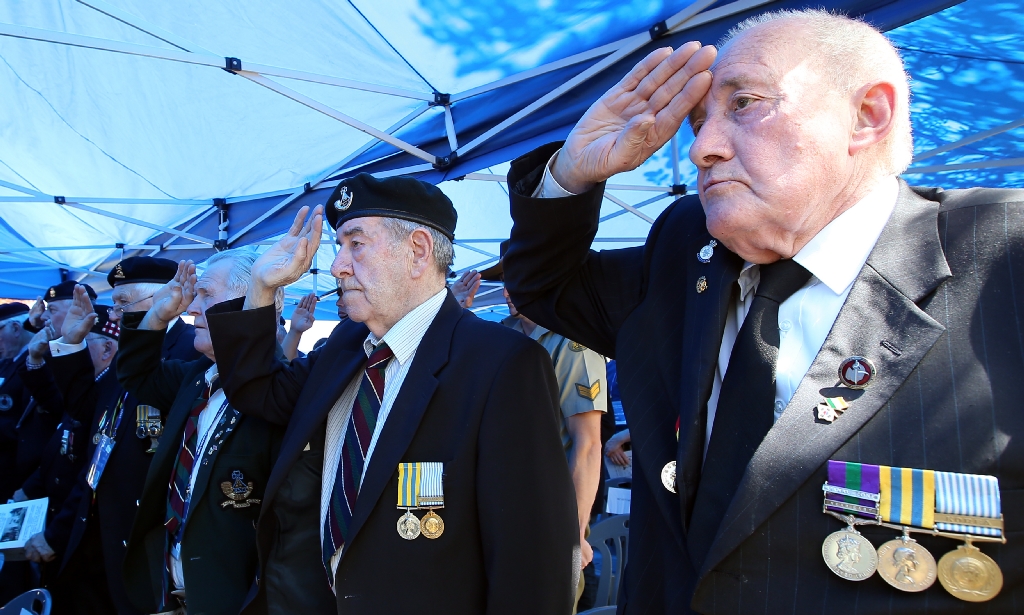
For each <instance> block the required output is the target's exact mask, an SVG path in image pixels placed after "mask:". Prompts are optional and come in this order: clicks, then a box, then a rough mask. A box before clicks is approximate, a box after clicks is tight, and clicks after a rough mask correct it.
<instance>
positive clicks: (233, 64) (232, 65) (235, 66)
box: [224, 57, 242, 74]
mask: <svg viewBox="0 0 1024 615" xmlns="http://www.w3.org/2000/svg"><path fill="white" fill-rule="evenodd" d="M224 70H226V71H228V72H229V73H232V74H233V73H234V72H235V71H239V70H242V61H241V60H240V59H238V58H230V57H227V58H224Z"/></svg>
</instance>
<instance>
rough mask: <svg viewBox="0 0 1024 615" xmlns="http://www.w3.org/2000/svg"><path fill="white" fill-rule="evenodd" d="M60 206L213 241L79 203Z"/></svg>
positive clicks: (200, 241) (185, 237)
mask: <svg viewBox="0 0 1024 615" xmlns="http://www.w3.org/2000/svg"><path fill="white" fill-rule="evenodd" d="M61 204H62V205H64V206H65V207H73V208H75V209H81V210H82V211H87V212H89V213H92V214H96V215H97V216H103V217H105V218H112V219H114V220H120V221H121V222H127V223H129V224H134V225H135V226H142V227H145V228H150V229H153V230H156V231H160V232H162V233H169V234H171V235H177V236H178V237H181V238H183V239H191V240H192V241H196V242H199V243H205V244H209V245H213V240H212V239H207V238H205V237H200V236H199V235H193V234H192V233H185V232H182V231H179V230H177V229H173V228H171V227H168V226H162V225H160V224H153V223H152V222H146V221H144V220H137V219H135V218H131V217H129V216H122V215H121V214H115V213H113V212H109V211H104V210H102V209H97V208H96V207H90V206H88V205H82V204H81V203H74V202H71V201H67V202H65V203H61Z"/></svg>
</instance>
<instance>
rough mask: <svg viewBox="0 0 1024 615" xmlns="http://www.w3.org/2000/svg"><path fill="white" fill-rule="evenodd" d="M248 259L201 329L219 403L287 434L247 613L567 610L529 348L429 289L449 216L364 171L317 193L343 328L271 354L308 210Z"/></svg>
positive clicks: (436, 288) (550, 424) (568, 512)
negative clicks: (240, 282)
mask: <svg viewBox="0 0 1024 615" xmlns="http://www.w3.org/2000/svg"><path fill="white" fill-rule="evenodd" d="M307 211H308V209H307V208H302V209H300V210H299V212H298V213H297V215H296V218H295V222H294V223H293V225H292V227H291V229H290V230H289V232H288V234H287V235H286V236H285V237H284V238H283V239H281V240H280V241H279V242H278V243H277V244H276V245H274V246H273V247H271V248H270V249H269V250H267V251H266V252H265V253H264V254H263V255H262V256H261V257H260V259H259V260H258V261H257V262H256V264H255V265H254V266H253V282H252V285H251V286H250V288H249V294H248V296H247V298H246V307H247V308H248V309H245V310H241V311H239V310H238V309H237V308H236V307H235V306H231V305H228V306H223V307H222V306H218V307H217V308H215V311H216V313H213V312H214V310H212V311H211V313H210V314H209V323H210V331H211V334H212V337H213V341H214V347H215V348H216V351H217V356H218V358H219V360H220V361H222V363H221V365H222V371H221V376H222V377H223V378H224V389H225V390H226V391H227V395H228V399H230V400H231V403H233V404H235V405H236V406H237V407H238V408H239V409H240V410H241V411H243V412H246V413H249V414H252V415H256V416H262V417H265V418H266V419H267V420H268V421H272V422H275V423H278V424H281V425H287V428H288V431H287V432H286V434H285V437H284V441H283V443H282V446H281V456H280V460H279V461H278V464H277V466H276V467H275V468H274V472H273V474H272V476H271V477H270V483H269V484H268V486H267V490H266V492H265V494H264V499H263V504H262V509H261V514H260V520H259V524H258V529H257V540H258V541H259V551H260V584H259V590H258V592H257V594H256V596H255V600H254V601H253V602H252V603H251V604H250V605H249V607H247V608H246V610H245V611H243V612H245V613H250V612H253V613H256V612H270V613H300V612H301V613H345V614H352V615H355V614H365V615H376V614H378V613H408V612H416V613H423V614H427V615H429V614H436V615H478V614H480V613H493V614H497V613H538V614H539V613H544V614H549V613H550V614H552V615H559V614H560V615H568V614H569V613H570V612H571V610H572V605H573V600H574V588H575V587H576V579H577V578H578V575H579V572H580V565H579V557H580V554H579V526H578V525H577V521H576V504H575V499H574V497H573V490H572V482H571V479H570V475H569V469H568V466H567V464H566V460H565V456H564V453H563V449H562V444H561V441H560V439H559V437H558V427H557V423H556V417H557V416H558V415H559V410H558V402H557V398H556V396H555V375H554V372H553V370H552V366H551V360H550V359H549V358H548V356H547V353H546V352H545V351H544V349H543V348H542V347H541V346H540V345H538V344H535V343H533V342H532V341H530V340H529V339H528V338H526V337H525V336H523V335H520V334H518V333H515V332H513V331H510V330H508V329H506V328H505V327H502V326H500V325H498V324H497V323H489V322H485V321H483V320H480V319H478V318H477V317H476V316H474V315H473V314H472V313H470V312H468V311H466V310H464V309H463V308H462V307H461V306H460V305H459V304H458V302H457V301H456V300H455V298H454V297H453V296H452V295H451V293H450V292H449V291H448V289H447V288H446V287H445V276H446V273H447V271H448V267H449V265H450V264H451V263H452V257H453V248H452V241H453V239H454V236H455V223H456V212H455V207H454V206H453V205H452V203H451V201H450V200H448V197H446V196H445V195H444V193H442V192H441V191H440V190H439V189H438V188H437V187H435V186H433V185H430V184H427V183H424V182H421V181H418V180H415V179H412V178H407V177H392V178H387V179H376V178H374V177H372V176H370V175H368V174H361V175H357V176H356V177H352V178H347V179H344V180H342V181H341V183H340V184H339V185H338V187H337V189H336V190H335V191H334V194H332V196H331V198H330V199H328V210H327V221H328V223H329V224H331V226H333V227H334V228H335V229H336V230H337V233H336V235H337V238H338V244H339V245H338V255H337V257H336V258H335V260H334V263H333V265H332V267H331V274H332V275H333V276H334V277H335V278H337V279H338V281H339V282H338V286H339V289H340V291H341V292H342V295H343V299H344V307H345V309H346V311H347V313H348V316H349V320H346V321H343V322H342V323H340V324H339V325H338V326H337V327H336V328H335V329H334V332H333V333H332V334H331V337H330V338H329V339H328V340H327V342H326V343H325V344H324V345H323V346H322V347H320V348H319V349H317V350H314V351H313V352H311V353H310V354H309V355H308V356H307V357H304V358H297V359H295V360H294V361H292V362H290V363H285V362H282V361H280V360H278V359H276V358H275V357H274V352H273V351H274V344H273V333H274V328H275V319H276V314H275V313H274V310H273V308H272V306H271V304H272V297H273V293H274V290H275V289H276V288H280V287H282V286H284V285H286V284H289V283H291V282H293V281H295V280H297V279H298V278H299V277H300V276H301V275H303V274H304V273H305V272H306V271H307V270H308V269H309V266H310V262H311V260H312V257H313V255H314V254H315V252H316V249H317V246H318V245H319V243H320V237H321V232H322V228H321V227H322V215H321V211H322V210H321V208H320V207H317V208H316V209H314V211H313V215H312V216H311V217H310V219H309V220H308V221H306V222H305V223H304V222H303V221H304V220H305V216H306V214H307Z"/></svg>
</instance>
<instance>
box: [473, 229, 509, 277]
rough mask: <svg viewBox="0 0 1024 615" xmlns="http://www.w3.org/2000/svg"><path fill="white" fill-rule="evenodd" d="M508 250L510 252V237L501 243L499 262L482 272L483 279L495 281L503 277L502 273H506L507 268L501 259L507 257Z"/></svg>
mask: <svg viewBox="0 0 1024 615" xmlns="http://www.w3.org/2000/svg"><path fill="white" fill-rule="evenodd" d="M506 252H508V239H506V240H505V241H503V242H501V245H499V246H498V262H497V263H495V264H493V265H491V266H490V267H488V268H487V269H484V270H483V271H481V272H480V279H481V280H488V281H490V282H494V281H496V280H500V279H501V274H503V273H505V268H504V267H503V266H502V265H501V259H503V258H505V253H506Z"/></svg>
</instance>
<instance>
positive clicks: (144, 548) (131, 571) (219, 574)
mask: <svg viewBox="0 0 1024 615" xmlns="http://www.w3.org/2000/svg"><path fill="white" fill-rule="evenodd" d="M163 339H164V332H163V331H140V330H138V329H133V328H128V327H125V328H123V329H121V346H120V349H119V352H118V357H117V361H118V370H117V372H118V377H119V378H120V380H121V384H122V385H123V386H124V387H125V389H127V390H128V391H131V392H132V393H133V394H135V396H136V397H137V398H138V400H139V402H140V403H144V404H147V405H150V406H155V407H157V408H169V409H170V411H169V413H168V414H167V418H166V420H165V421H164V432H163V435H162V436H161V437H160V445H159V446H158V447H157V450H156V453H154V455H153V461H152V463H151V464H150V466H149V473H148V474H147V475H146V485H145V488H144V490H143V492H142V497H141V500H140V503H139V508H138V514H137V515H136V517H135V523H134V525H133V526H132V532H131V538H129V540H128V552H127V554H126V555H125V560H124V572H123V575H124V583H125V587H126V589H127V590H128V596H129V598H130V599H131V601H132V602H133V603H134V604H135V605H136V606H137V607H138V608H140V609H142V610H144V611H145V612H157V611H164V610H171V609H172V608H174V607H175V606H177V603H176V601H175V603H174V604H172V605H167V604H164V586H165V585H164V584H165V583H167V586H168V587H172V588H173V586H172V585H171V580H170V578H169V577H167V576H166V575H165V563H166V550H167V547H168V544H169V543H168V533H167V528H166V527H164V520H165V518H166V515H167V491H168V484H169V482H170V477H171V473H172V472H173V471H174V464H175V461H176V460H177V459H178V454H179V452H180V450H181V441H182V436H183V434H184V431H185V425H186V424H187V422H188V417H189V413H190V412H191V410H192V408H193V407H195V405H196V402H197V400H198V399H199V398H200V396H201V395H202V392H203V390H204V389H205V388H206V381H205V378H204V376H205V373H206V371H207V370H208V369H209V368H210V367H211V366H212V365H213V362H212V361H210V360H209V359H208V358H206V357H201V358H199V359H197V360H195V361H187V362H186V361H161V360H160V347H161V344H162V342H163ZM212 410H213V411H214V412H216V411H217V409H212ZM283 432H284V430H283V429H281V428H280V427H277V426H273V425H270V424H269V423H267V422H266V421H264V420H262V419H260V418H258V417H247V416H244V415H241V414H240V413H238V411H236V410H234V409H233V408H231V407H228V408H227V409H226V410H225V413H224V416H223V418H222V419H221V421H220V422H219V423H218V424H217V425H215V426H214V427H213V431H212V432H211V436H210V439H209V441H208V443H207V444H206V448H205V450H203V451H200V452H197V458H196V463H198V464H199V466H198V474H197V476H196V483H195V487H194V489H193V494H194V495H193V496H192V501H191V504H190V508H189V513H188V519H187V523H186V524H185V529H184V533H183V534H182V541H181V565H182V572H183V573H184V576H185V591H186V594H187V598H188V610H189V612H190V613H211V614H212V613H230V614H232V615H233V614H234V613H237V612H238V610H239V609H240V608H241V607H242V602H243V600H244V599H245V596H246V594H247V593H248V591H249V587H250V586H251V585H252V582H253V579H254V578H255V576H256V563H257V558H256V518H257V517H258V515H259V510H260V505H259V503H257V500H262V499H263V490H264V488H265V487H266V485H267V478H268V477H269V476H270V469H271V467H273V464H274V460H275V459H276V457H277V449H278V446H279V444H280V440H281V434H282V433H283ZM234 472H241V473H242V477H241V480H242V481H243V483H244V484H247V485H249V484H251V485H252V491H251V493H249V494H248V495H247V497H246V500H245V501H246V502H249V501H250V500H251V502H250V503H248V504H246V505H244V507H238V506H237V505H235V504H233V503H232V499H231V498H229V497H228V496H227V495H226V494H225V493H224V490H223V488H222V485H223V484H224V483H225V482H226V483H227V485H228V491H229V492H230V491H231V484H232V482H233V481H232V474H233V473H234ZM225 504H228V506H225ZM239 504H242V501H239Z"/></svg>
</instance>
